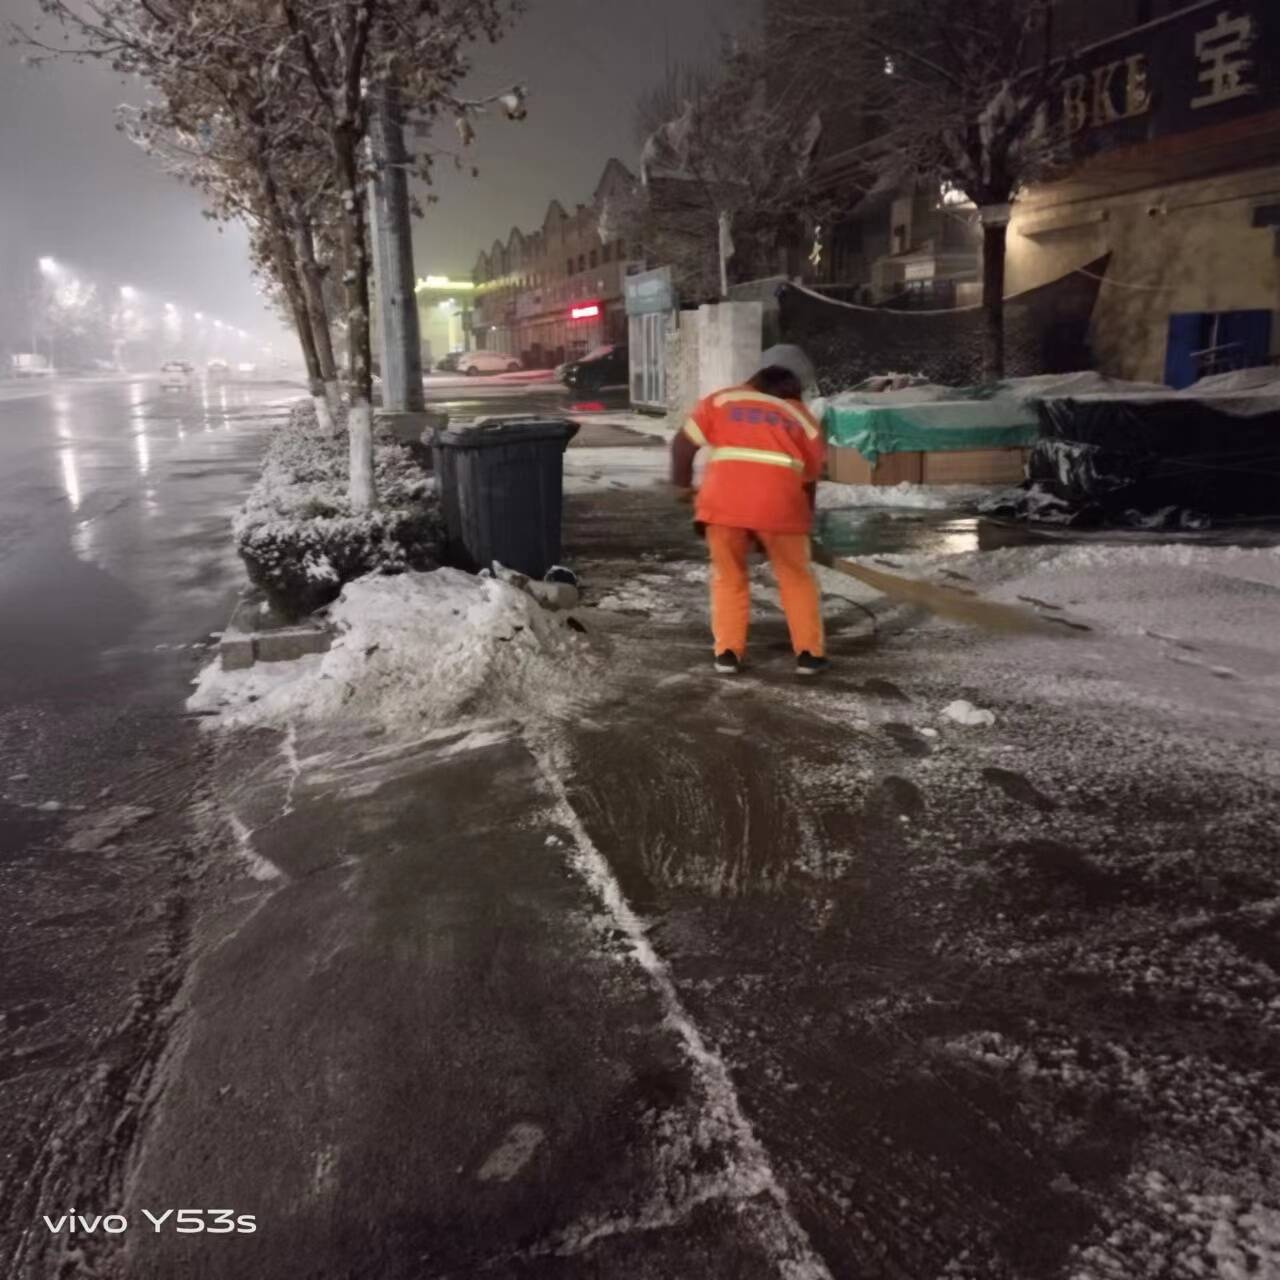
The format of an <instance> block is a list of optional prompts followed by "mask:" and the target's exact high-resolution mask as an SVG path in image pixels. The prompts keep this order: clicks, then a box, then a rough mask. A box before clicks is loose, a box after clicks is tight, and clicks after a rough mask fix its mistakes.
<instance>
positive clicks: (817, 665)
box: [796, 649, 831, 676]
mask: <svg viewBox="0 0 1280 1280" xmlns="http://www.w3.org/2000/svg"><path fill="white" fill-rule="evenodd" d="M830 665H831V663H829V662H828V661H827V660H826V658H815V657H814V656H813V654H811V653H810V652H809V651H808V649H806V650H805V651H804V652H803V653H802V654H799V655H798V656H797V658H796V675H798V676H816V675H820V674H821V673H822V672H823V671H825V670H826V669H827V668H828V667H829V666H830Z"/></svg>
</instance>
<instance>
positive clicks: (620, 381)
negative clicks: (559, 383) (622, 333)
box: [564, 342, 630, 391]
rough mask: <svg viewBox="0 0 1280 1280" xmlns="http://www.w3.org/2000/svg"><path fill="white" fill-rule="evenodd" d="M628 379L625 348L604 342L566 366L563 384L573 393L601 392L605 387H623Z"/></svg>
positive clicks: (618, 344)
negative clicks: (571, 389) (573, 391)
mask: <svg viewBox="0 0 1280 1280" xmlns="http://www.w3.org/2000/svg"><path fill="white" fill-rule="evenodd" d="M629 377H630V372H629V365H628V360H627V348H626V347H625V346H624V345H622V344H621V343H617V342H606V343H605V344H604V345H603V346H599V347H596V348H595V350H594V351H588V352H587V354H586V355H585V356H583V357H582V359H581V360H575V361H574V362H573V363H572V364H570V365H567V366H566V368H565V371H564V384H565V386H567V387H572V388H573V389H574V390H575V391H603V390H604V389H605V388H606V387H625V386H626V385H627V379H628V378H629Z"/></svg>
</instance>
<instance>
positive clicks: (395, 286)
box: [370, 83, 424, 411]
mask: <svg viewBox="0 0 1280 1280" xmlns="http://www.w3.org/2000/svg"><path fill="white" fill-rule="evenodd" d="M399 105H400V104H399V94H398V93H397V92H396V88H395V86H394V85H391V84H386V83H384V84H382V85H381V86H380V87H378V88H377V89H376V90H375V91H374V94H373V113H372V129H371V135H370V142H371V144H372V147H373V159H374V164H375V166H376V171H375V176H374V180H373V182H372V183H371V184H370V186H371V188H372V195H373V199H372V204H373V212H372V222H373V239H374V244H375V246H376V252H375V263H376V267H377V272H378V276H377V279H378V306H379V314H380V316H381V319H382V406H383V408H384V409H392V410H396V411H420V410H421V409H422V408H423V407H424V401H423V394H422V344H421V339H420V336H419V329H418V297H417V293H416V292H415V286H416V284H417V280H416V277H415V275H414V270H413V238H412V236H413V232H412V227H411V222H410V210H409V178H408V174H407V173H406V171H405V166H406V164H407V162H408V157H407V155H406V153H405V147H404V128H403V126H402V125H401V124H400V121H399V119H398V113H399Z"/></svg>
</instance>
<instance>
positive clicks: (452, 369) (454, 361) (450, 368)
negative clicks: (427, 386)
mask: <svg viewBox="0 0 1280 1280" xmlns="http://www.w3.org/2000/svg"><path fill="white" fill-rule="evenodd" d="M463 354H464V353H463V352H461V351H450V352H449V354H448V355H447V356H444V357H443V358H442V359H440V360H437V361H436V372H437V373H457V372H458V361H459V360H460V359H461V358H462V356H463Z"/></svg>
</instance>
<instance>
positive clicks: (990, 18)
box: [771, 0, 1070, 378]
mask: <svg viewBox="0 0 1280 1280" xmlns="http://www.w3.org/2000/svg"><path fill="white" fill-rule="evenodd" d="M1052 22H1053V0H847V2H846V3H837V4H833V3H831V2H830V0H795V3H794V4H792V5H791V6H789V7H788V9H787V11H786V12H785V13H784V14H781V15H780V16H779V17H778V18H777V19H776V21H775V23H774V25H773V30H772V32H771V48H772V50H773V55H774V57H775V59H777V60H778V61H779V62H780V63H782V64H784V65H795V66H799V65H804V66H806V67H807V68H808V69H809V72H810V74H812V75H814V76H816V77H821V78H823V79H825V80H827V81H828V82H829V83H831V84H833V85H835V86H837V87H842V88H844V89H845V91H846V92H848V93H849V94H850V96H852V97H854V98H856V100H857V101H859V102H860V104H861V107H862V110H863V112H864V119H865V120H866V121H867V128H866V133H867V137H866V138H865V140H864V142H863V144H862V146H861V147H860V153H861V159H862V161H863V163H864V164H865V166H866V170H867V173H868V180H870V181H874V180H877V179H878V180H880V181H881V182H891V183H896V184H900V185H902V186H907V187H911V186H915V185H917V184H921V183H923V184H927V185H928V186H930V187H932V189H933V190H935V191H945V190H954V191H958V192H961V193H963V195H964V196H965V197H967V198H968V199H969V200H971V201H972V202H973V204H974V205H975V206H976V207H977V210H978V216H979V218H980V220H981V223H982V239H983V278H982V300H983V306H984V308H985V311H986V327H985V342H984V351H983V367H984V372H985V374H986V375H987V376H988V377H993V378H994V377H999V376H1001V375H1002V374H1003V372H1004V287H1005V249H1006V238H1007V234H1008V225H1009V215H1010V206H1011V205H1012V204H1013V203H1014V201H1016V199H1017V198H1018V195H1019V194H1020V193H1021V191H1022V190H1023V189H1024V188H1025V187H1026V186H1027V185H1028V184H1030V183H1033V182H1035V181H1037V180H1040V179H1042V178H1045V177H1048V176H1051V175H1052V174H1053V173H1054V172H1056V171H1058V170H1059V169H1060V168H1061V167H1062V166H1063V165H1064V164H1065V163H1066V162H1067V161H1068V160H1069V158H1070V142H1069V133H1068V130H1067V128H1066V127H1065V125H1064V124H1063V122H1062V120H1061V119H1060V118H1059V119H1057V120H1055V119H1054V118H1053V108H1054V106H1055V105H1056V100H1057V98H1058V96H1059V94H1060V91H1061V86H1062V82H1063V79H1064V76H1065V72H1066V64H1065V62H1064V60H1063V59H1062V58H1059V57H1055V56H1054V50H1053V29H1052Z"/></svg>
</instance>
